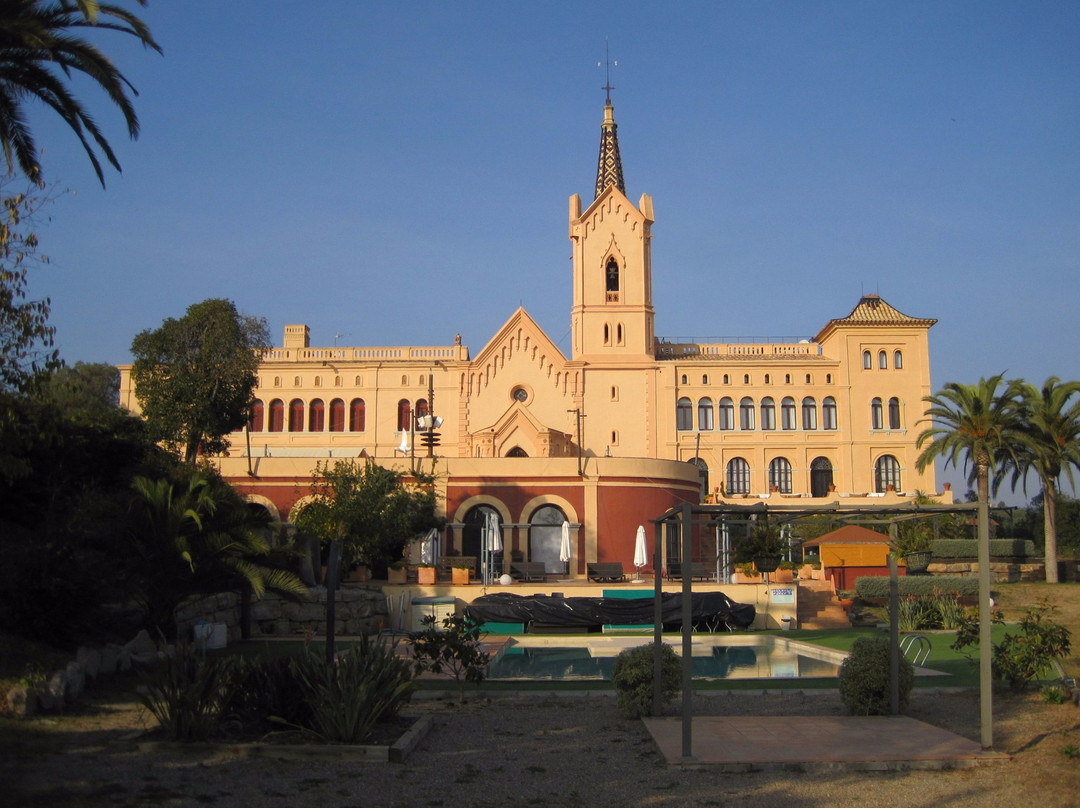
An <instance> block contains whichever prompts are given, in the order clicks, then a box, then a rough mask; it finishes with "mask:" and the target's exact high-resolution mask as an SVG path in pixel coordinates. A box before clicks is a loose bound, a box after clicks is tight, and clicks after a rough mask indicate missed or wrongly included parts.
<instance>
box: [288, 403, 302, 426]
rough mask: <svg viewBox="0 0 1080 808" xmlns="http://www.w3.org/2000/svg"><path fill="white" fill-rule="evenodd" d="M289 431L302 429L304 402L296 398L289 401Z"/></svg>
mask: <svg viewBox="0 0 1080 808" xmlns="http://www.w3.org/2000/svg"><path fill="white" fill-rule="evenodd" d="M289 431H290V432H303V431H304V402H303V401H301V400H300V399H298V398H294V399H293V400H292V401H290V402H289Z"/></svg>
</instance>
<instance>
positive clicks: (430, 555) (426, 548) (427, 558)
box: [420, 528, 439, 565]
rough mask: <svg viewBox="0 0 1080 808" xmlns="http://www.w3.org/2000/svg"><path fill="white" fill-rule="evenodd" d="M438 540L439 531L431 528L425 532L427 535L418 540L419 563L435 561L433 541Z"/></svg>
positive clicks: (432, 562)
mask: <svg viewBox="0 0 1080 808" xmlns="http://www.w3.org/2000/svg"><path fill="white" fill-rule="evenodd" d="M438 540H439V531H438V530H436V529H435V528H432V529H431V530H429V531H428V532H427V535H425V536H424V538H423V539H421V540H420V563H421V564H432V565H434V563H435V543H436V542H437V541H438Z"/></svg>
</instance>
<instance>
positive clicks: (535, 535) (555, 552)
mask: <svg viewBox="0 0 1080 808" xmlns="http://www.w3.org/2000/svg"><path fill="white" fill-rule="evenodd" d="M567 521H569V520H568V519H567V518H566V514H565V513H563V511H562V508H559V507H557V506H555V505H542V506H541V507H539V508H537V509H536V510H535V511H533V515H532V516H531V517H529V561H543V562H544V571H545V572H550V573H552V574H555V575H564V574H566V573H567V569H566V563H567V562H565V561H560V560H559V550H560V549H561V547H562V523H563V522H567ZM570 547H571V549H570V558H571V559H576V558H577V556H578V553H577V550H575V549H574V532H573V531H571V533H570ZM571 563H572V562H571Z"/></svg>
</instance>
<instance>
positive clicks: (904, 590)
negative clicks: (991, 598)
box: [855, 575, 979, 600]
mask: <svg viewBox="0 0 1080 808" xmlns="http://www.w3.org/2000/svg"><path fill="white" fill-rule="evenodd" d="M898 583H899V591H900V595H901V596H904V595H914V596H915V597H933V596H934V595H935V594H937V593H938V592H942V593H944V594H946V595H952V596H954V597H978V595H979V579H978V578H976V577H975V576H963V577H961V576H944V575H901V576H900V578H899V579H898ZM855 594H856V595H858V596H859V597H860V598H863V599H864V600H872V599H875V598H876V599H882V598H887V597H889V578H888V576H885V575H864V576H862V577H861V578H856V579H855Z"/></svg>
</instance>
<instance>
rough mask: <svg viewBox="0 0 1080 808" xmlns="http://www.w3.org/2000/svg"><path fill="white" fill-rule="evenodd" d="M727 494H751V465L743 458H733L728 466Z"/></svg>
mask: <svg viewBox="0 0 1080 808" xmlns="http://www.w3.org/2000/svg"><path fill="white" fill-rule="evenodd" d="M727 493H728V494H749V493H750V464H748V463H747V462H746V461H745V460H743V459H742V458H741V457H733V458H732V459H731V460H729V461H728V464H727Z"/></svg>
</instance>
